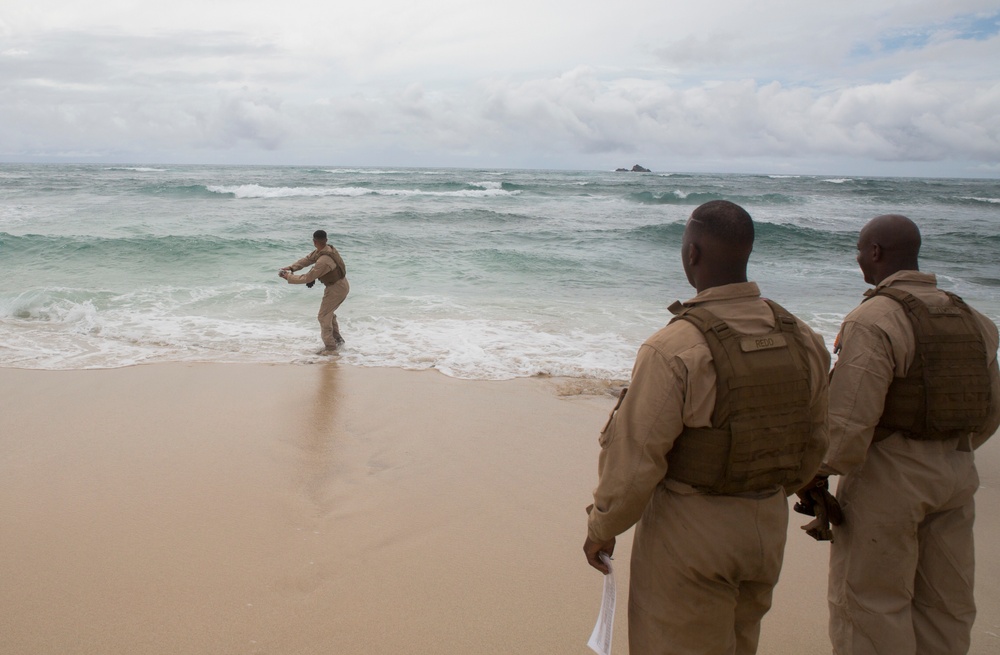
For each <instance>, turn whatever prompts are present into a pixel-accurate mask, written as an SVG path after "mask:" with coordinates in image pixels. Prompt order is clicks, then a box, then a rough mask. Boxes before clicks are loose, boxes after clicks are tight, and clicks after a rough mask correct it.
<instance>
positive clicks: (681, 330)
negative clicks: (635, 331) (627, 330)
mask: <svg viewBox="0 0 1000 655" xmlns="http://www.w3.org/2000/svg"><path fill="white" fill-rule="evenodd" d="M643 345H644V346H648V347H649V348H652V349H653V350H655V351H657V352H658V353H660V354H661V355H663V356H664V357H672V356H677V355H680V354H682V353H684V352H686V351H688V350H690V349H691V348H695V347H698V346H704V345H705V337H704V336H703V335H702V333H701V330H699V329H698V327H697V326H696V325H694V324H693V323H691V322H690V321H685V320H683V319H675V320H673V321H671V322H670V323H667V324H666V325H664V326H663V327H662V328H660V329H659V330H657V331H656V332H654V333H653V334H652V335H650V337H649V338H648V339H646V341H645V343H643Z"/></svg>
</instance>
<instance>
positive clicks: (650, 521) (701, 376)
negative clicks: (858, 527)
mask: <svg viewBox="0 0 1000 655" xmlns="http://www.w3.org/2000/svg"><path fill="white" fill-rule="evenodd" d="M753 236H754V229H753V221H752V220H751V218H750V215H749V214H748V213H747V212H746V211H745V210H744V209H743V208H742V207H739V206H738V205H735V204H733V203H731V202H726V201H724V200H715V201H712V202H709V203H705V204H704V205H701V206H700V207H698V208H697V209H695V211H694V212H693V213H692V214H691V218H690V219H689V220H688V223H687V227H686V228H685V230H684V238H683V243H682V246H681V262H682V264H683V266H684V272H685V273H686V274H687V278H688V281H689V282H690V283H691V285H692V286H693V287H694V288H695V289H697V291H698V295H696V296H695V297H694V298H692V299H691V300H688V301H686V302H684V303H675V304H674V305H673V306H671V308H670V310H671V311H672V312H674V313H675V314H677V316H676V318H674V320H672V321H671V322H670V324H669V325H667V326H666V327H664V328H663V329H662V330H660V331H659V332H657V333H656V334H654V335H653V336H651V337H650V338H649V339H647V340H646V342H645V343H644V344H643V345H642V347H641V348H640V349H639V354H638V355H637V356H636V360H635V367H634V368H633V370H632V381H631V385H630V387H629V388H628V393H627V394H624V393H623V396H622V397H621V399H620V401H619V405H618V407H616V408H615V411H614V412H613V413H612V415H611V418H610V419H609V420H608V423H607V425H606V426H605V427H604V430H602V432H601V437H600V444H601V455H600V459H599V462H598V470H599V476H600V480H599V482H598V486H597V489H596V490H595V491H594V504H593V505H592V506H591V508H590V509H589V512H590V516H589V519H588V525H587V528H588V530H587V540H586V543H585V544H584V547H583V550H584V552H585V554H586V556H587V561H588V562H589V563H590V565H591V566H593V567H594V568H596V569H598V570H599V571H601V572H602V573H605V574H606V573H607V572H608V568H607V565H606V564H605V563H604V562H603V561H602V560H601V559H600V557H601V555H602V554H606V555H608V556H610V555H611V554H612V553H613V552H614V547H615V537H616V536H617V535H619V534H621V533H622V532H624V531H626V530H628V529H629V528H630V527H631V526H632V525H633V524H635V523H636V522H637V521H638V525H637V526H636V530H635V538H634V541H633V547H632V560H631V576H630V584H629V601H628V632H629V635H628V636H629V652H630V653H631V654H632V655H644V654H656V655H691V654H694V653H697V654H698V655H751V654H752V653H755V652H757V642H758V637H759V635H760V622H761V618H762V617H763V616H764V614H765V613H766V612H767V610H768V609H769V608H770V606H771V592H772V589H773V588H774V585H775V583H776V582H777V580H778V574H779V572H780V571H781V563H782V558H783V554H784V548H785V535H786V530H787V526H788V501H787V500H786V498H787V496H788V495H789V494H791V493H792V492H794V491H795V490H797V489H799V488H800V487H802V486H803V485H804V484H805V483H806V482H808V481H809V480H811V479H812V478H813V475H814V474H815V473H816V471H817V469H818V468H819V465H820V462H821V461H822V459H823V454H824V452H825V450H826V413H827V412H826V409H827V393H826V390H827V374H828V372H829V368H830V354H829V353H828V352H827V350H826V347H825V346H824V345H823V339H822V337H820V336H819V335H817V334H816V333H815V332H813V331H812V330H811V329H810V328H809V327H808V326H807V325H806V324H805V323H803V322H802V321H800V320H798V319H796V318H795V317H794V316H792V315H791V314H790V313H789V312H787V311H786V310H785V309H783V308H781V307H780V306H779V305H777V304H776V303H774V302H772V301H770V300H764V299H763V298H761V296H760V289H758V288H757V284H756V283H754V282H749V281H747V261H748V259H749V257H750V251H751V249H752V248H753Z"/></svg>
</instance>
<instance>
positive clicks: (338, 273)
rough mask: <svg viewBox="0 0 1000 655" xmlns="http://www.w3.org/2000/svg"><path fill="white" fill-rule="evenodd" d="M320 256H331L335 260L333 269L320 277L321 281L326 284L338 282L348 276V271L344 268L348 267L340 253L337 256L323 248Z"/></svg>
mask: <svg viewBox="0 0 1000 655" xmlns="http://www.w3.org/2000/svg"><path fill="white" fill-rule="evenodd" d="M320 256H321V257H323V256H325V257H329V258H330V259H331V260H333V270H331V271H330V272H329V273H327V274H326V275H323V276H322V277H320V278H319V281H320V282H322V283H323V284H324V285H325V286H330V285H331V284H336V283H337V282H340V281H341V280H343V279H344V278H345V277H347V271H346V270H344V269H345V268H346V267H345V266H344V260H343V259H341V258H340V256H339V255H338V256H337V257H334V256H333V253H330V252H326V251H324V250H321V251H320ZM317 260H318V258H317Z"/></svg>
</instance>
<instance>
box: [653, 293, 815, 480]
mask: <svg viewBox="0 0 1000 655" xmlns="http://www.w3.org/2000/svg"><path fill="white" fill-rule="evenodd" d="M765 302H766V303H767V304H768V306H769V307H770V308H771V311H772V312H773V313H774V330H773V331H771V332H769V333H767V334H761V335H747V334H742V333H740V332H737V331H736V330H733V329H732V328H730V327H729V325H727V324H726V322H725V321H723V320H721V319H719V318H718V317H716V316H715V315H714V314H712V312H710V311H708V310H707V309H705V308H703V307H691V308H687V309H684V310H682V311H681V312H680V313H678V315H677V316H676V317H674V319H673V320H672V321H671V322H673V321H677V320H685V321H688V322H689V323H691V324H693V325H694V326H695V327H697V328H698V329H699V330H701V333H702V334H703V335H704V336H705V341H706V342H707V343H708V348H709V350H710V351H711V353H712V363H713V365H714V366H715V374H716V377H717V382H716V387H715V409H714V410H713V412H712V427H710V428H690V427H685V428H684V431H683V432H682V433H681V434H680V436H679V437H678V438H677V441H676V442H675V443H674V447H673V449H672V450H671V451H670V453H669V454H668V455H667V477H668V478H672V479H675V480H680V481H681V482H686V483H687V484H690V485H691V486H693V487H695V488H696V489H698V490H699V491H703V492H706V493H716V494H734V493H741V492H745V491H757V490H762V489H767V488H770V487H773V486H775V485H782V486H784V485H785V484H788V483H791V482H792V481H793V480H795V479H796V477H797V475H798V473H799V468H800V464H801V461H802V457H803V453H804V452H805V450H806V446H807V444H808V443H809V441H810V437H811V433H812V425H811V420H810V414H809V402H810V398H811V393H810V382H809V381H810V377H809V363H808V360H807V356H806V346H805V343H804V342H803V336H802V334H801V332H800V330H799V327H798V324H797V323H796V321H795V317H794V316H792V315H791V314H789V313H788V312H787V311H786V310H785V309H783V308H782V307H781V306H779V305H778V304H777V303H774V302H771V301H770V300H765Z"/></svg>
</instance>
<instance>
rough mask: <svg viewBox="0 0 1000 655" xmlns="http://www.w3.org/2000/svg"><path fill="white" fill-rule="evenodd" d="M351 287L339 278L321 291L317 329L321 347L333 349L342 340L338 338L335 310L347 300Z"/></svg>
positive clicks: (338, 327) (344, 279)
mask: <svg viewBox="0 0 1000 655" xmlns="http://www.w3.org/2000/svg"><path fill="white" fill-rule="evenodd" d="M350 290H351V286H350V285H349V284H348V283H347V278H346V277H345V278H341V279H339V280H337V281H336V282H334V283H333V284H331V285H330V286H328V287H326V289H325V290H324V291H323V301H322V302H321V303H320V305H319V315H318V316H317V319H319V329H320V336H321V337H322V338H323V345H325V346H326V347H327V348H330V349H335V348H336V347H337V346H339V345H340V342H342V341H343V340H344V339H343V337H341V336H340V325H339V324H338V323H337V308H338V307H340V305H341V303H343V302H344V299H345V298H347V294H348V292H349V291H350Z"/></svg>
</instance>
